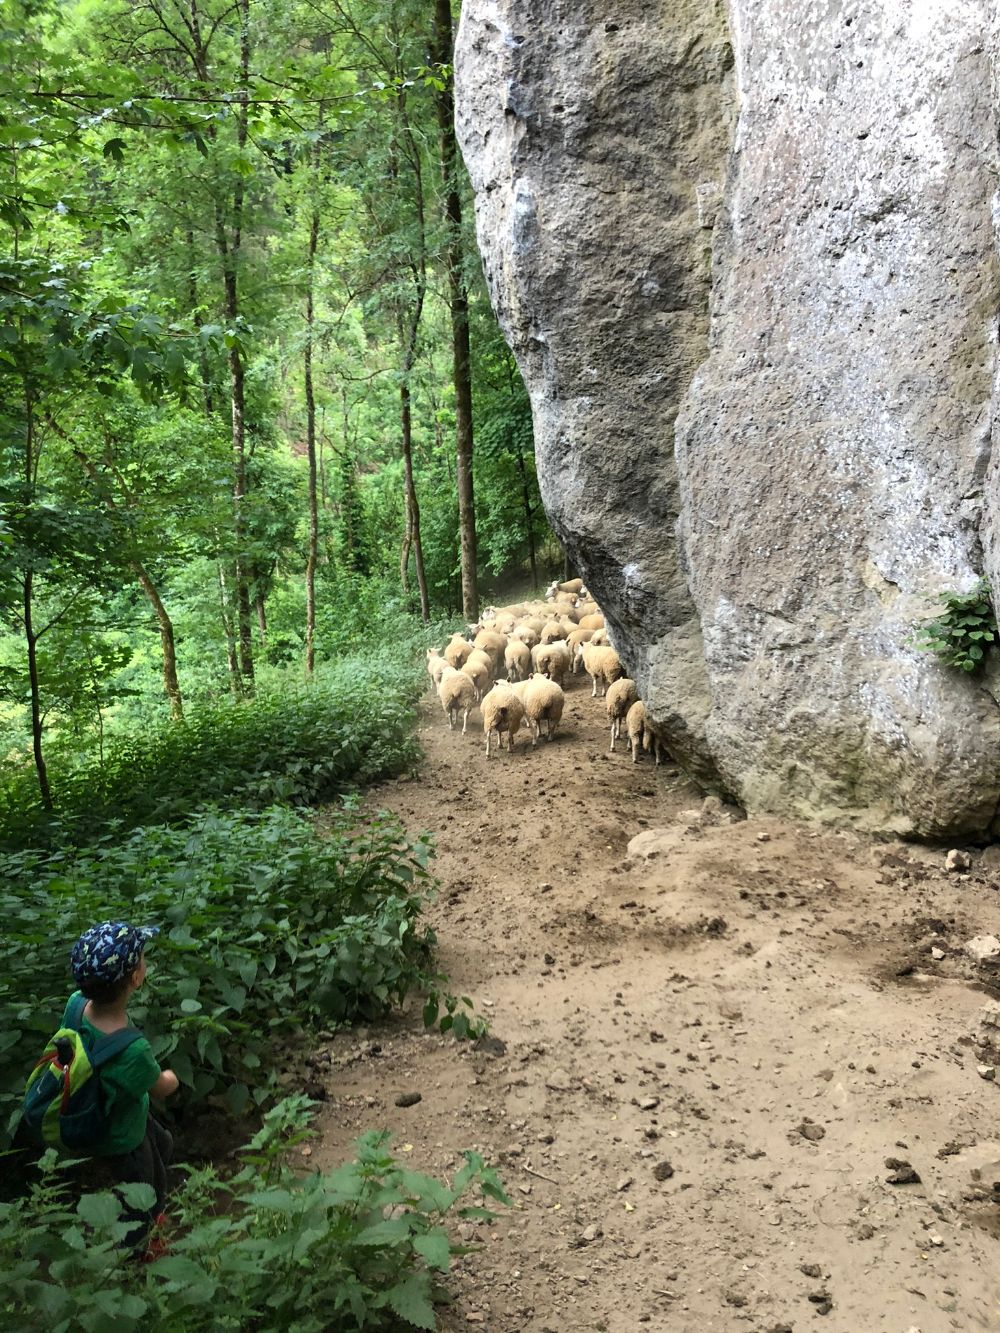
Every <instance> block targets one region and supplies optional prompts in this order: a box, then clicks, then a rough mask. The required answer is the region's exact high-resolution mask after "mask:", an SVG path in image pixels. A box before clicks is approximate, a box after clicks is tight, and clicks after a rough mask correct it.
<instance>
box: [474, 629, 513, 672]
mask: <svg viewBox="0 0 1000 1333" xmlns="http://www.w3.org/2000/svg"><path fill="white" fill-rule="evenodd" d="M473 646H474V647H476V648H479V649H480V650H481V651H482V652H484V653H486V654H487V655H488V657H489V658H490V661H491V662H492V663H493V674H494V675H496V674H497V672H498V671H499V670H500V668H501V667H502V666H503V655H504V650H505V649H506V647H507V639H506V637H505V636H504V635H503V634H498V633H497V632H496V631H495V630H491V629H481V630H480V631H479V633H478V634H477V635H476V637H475V639H474V640H473Z"/></svg>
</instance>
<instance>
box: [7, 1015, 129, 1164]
mask: <svg viewBox="0 0 1000 1333" xmlns="http://www.w3.org/2000/svg"><path fill="white" fill-rule="evenodd" d="M86 1007H87V998H86V996H84V995H77V996H76V997H75V999H74V1000H73V1001H72V1003H71V1004H70V1006H69V1009H68V1010H67V1011H66V1026H65V1027H61V1028H60V1029H59V1031H58V1032H56V1033H55V1034H54V1035H53V1037H52V1038H51V1039H50V1041H49V1043H48V1045H47V1046H46V1048H45V1054H44V1055H43V1056H42V1058H41V1059H40V1060H39V1061H38V1063H37V1064H36V1065H35V1067H34V1069H33V1070H32V1071H31V1075H30V1077H29V1079H28V1083H27V1087H26V1088H25V1092H24V1101H23V1103H22V1106H21V1114H22V1119H23V1120H24V1123H25V1124H26V1125H27V1127H28V1130H29V1132H30V1134H31V1135H32V1137H33V1138H34V1139H35V1141H36V1142H37V1143H40V1144H43V1145H44V1146H45V1147H50V1148H63V1149H65V1150H67V1151H69V1152H79V1151H81V1150H84V1151H85V1150H86V1149H88V1148H94V1147H96V1146H97V1144H99V1143H100V1142H101V1140H102V1139H103V1138H104V1135H105V1133H106V1131H107V1127H108V1125H107V1119H106V1117H105V1114H104V1091H103V1089H102V1087H101V1075H100V1070H101V1066H102V1065H106V1064H107V1062H108V1061H109V1060H111V1059H113V1058H114V1056H116V1055H119V1054H121V1052H122V1051H124V1050H125V1048H126V1047H127V1046H131V1044H132V1043H133V1042H134V1041H136V1040H137V1039H138V1038H139V1037H141V1036H142V1033H141V1032H140V1031H139V1029H138V1028H121V1029H120V1030H119V1031H118V1032H111V1033H109V1034H108V1035H107V1036H106V1037H101V1038H100V1040H99V1041H94V1042H93V1043H92V1044H90V1045H88V1043H87V1042H86V1040H85V1039H84V1037H83V1034H82V1033H81V1031H80V1023H81V1021H82V1019H83V1011H84V1009H85V1008H86Z"/></svg>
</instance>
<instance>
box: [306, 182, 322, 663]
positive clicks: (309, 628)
mask: <svg viewBox="0 0 1000 1333" xmlns="http://www.w3.org/2000/svg"><path fill="white" fill-rule="evenodd" d="M318 244H319V211H318V209H314V210H313V215H312V220H311V222H310V225H309V251H308V266H307V273H308V278H307V286H306V345H305V348H304V349H303V353H302V370H303V379H304V381H305V393H306V453H307V454H308V456H309V552H308V555H307V556H306V675H307V676H311V675H312V673H313V670H314V669H315V665H316V564H317V562H318V560H319V501H318V498H317V494H316V483H317V467H316V396H315V393H314V392H313V371H312V354H313V322H314V318H315V316H314V310H313V269H314V265H315V260H316V248H317V246H318Z"/></svg>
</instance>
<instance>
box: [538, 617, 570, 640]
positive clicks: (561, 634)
mask: <svg viewBox="0 0 1000 1333" xmlns="http://www.w3.org/2000/svg"><path fill="white" fill-rule="evenodd" d="M566 633H567V631H566V628H565V626H564V625H563V623H562V621H561V620H550V621H549V623H548V624H547V625H546V626H545V628H544V629H543V630H542V633H541V636H540V638H541V642H542V643H555V641H556V640H557V639H565V637H566Z"/></svg>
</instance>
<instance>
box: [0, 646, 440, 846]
mask: <svg viewBox="0 0 1000 1333" xmlns="http://www.w3.org/2000/svg"><path fill="white" fill-rule="evenodd" d="M426 679H427V678H426V674H425V672H424V670H423V666H422V664H421V663H419V662H416V661H415V660H414V659H413V658H412V657H409V656H408V657H407V658H405V659H403V660H400V658H399V656H398V655H396V656H394V655H392V654H391V653H389V652H387V653H386V654H385V655H381V654H378V653H368V654H365V655H360V656H357V657H352V658H347V659H344V660H343V661H341V662H339V663H338V664H337V665H336V666H329V667H326V668H324V670H323V672H322V673H321V674H318V675H317V676H316V678H315V679H314V681H312V682H311V683H310V684H308V685H307V684H304V683H303V682H302V681H301V679H300V678H299V677H298V676H297V674H296V675H294V676H291V678H290V673H287V672H285V673H281V674H280V675H278V674H275V675H272V677H271V678H270V680H269V681H267V682H265V683H264V684H263V685H262V687H261V689H260V691H259V692H258V695H257V697H256V698H255V699H253V700H251V701H248V702H246V703H244V704H232V703H223V704H216V705H204V706H202V707H201V708H199V709H198V710H196V711H195V712H194V713H193V714H192V716H191V717H190V719H189V720H188V721H186V722H184V723H181V724H178V723H161V724H160V725H159V726H157V727H155V728H151V729H148V730H145V731H142V730H140V731H137V732H135V733H133V734H131V735H129V736H126V737H123V738H119V739H117V740H115V741H113V742H112V743H111V745H110V746H109V748H108V753H107V755H106V757H105V760H104V762H103V763H100V762H98V761H97V760H90V761H88V762H85V763H83V764H81V765H79V766H78V767H76V768H69V767H58V766H54V767H53V770H52V772H51V774H50V777H51V783H52V789H53V794H54V799H55V803H56V815H57V818H56V819H55V820H53V819H52V818H51V817H50V816H48V815H47V814H46V812H45V811H44V810H43V809H42V807H41V805H40V803H39V800H38V792H37V785H36V783H35V779H34V775H33V773H31V772H29V771H28V770H26V769H24V768H23V767H22V768H21V769H20V770H19V771H18V772H17V773H15V774H13V775H11V776H10V777H9V778H8V780H7V781H6V782H5V783H4V784H3V785H0V846H8V847H9V846H15V847H17V846H22V847H23V846H34V845H37V844H38V843H39V842H43V841H49V842H51V841H54V840H58V839H65V838H67V837H68V838H71V839H72V840H74V841H85V840H87V839H88V838H92V837H94V836H96V835H97V834H98V833H99V832H100V830H101V829H102V828H103V827H106V826H107V825H108V824H110V823H116V824H117V825H118V826H119V827H124V828H133V827H135V826H136V825H139V824H155V823H174V822H177V821H179V820H182V819H184V818H185V817H186V816H188V815H189V814H191V813H192V811H194V810H196V809H197V808H198V807H199V806H203V805H208V804H226V805H237V806H242V807H250V808H260V807H262V806H265V805H270V804H271V803H273V802H275V801H289V802H292V803H293V804H307V803H310V802H314V801H319V800H322V799H323V798H325V797H329V796H331V795H333V794H335V793H336V792H338V791H343V790H345V789H347V788H349V787H356V786H359V785H362V784H364V783H366V782H371V781H373V780H374V779H376V778H378V777H381V776H382V775H384V774H386V773H391V772H394V771H399V770H401V769H402V768H404V767H405V766H406V765H407V764H410V763H412V762H413V760H414V758H415V756H416V752H417V750H416V742H415V741H414V739H413V735H412V727H411V724H412V721H413V709H414V703H415V701H416V699H417V698H418V696H419V694H420V691H421V690H422V689H423V688H424V686H425V684H426Z"/></svg>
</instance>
